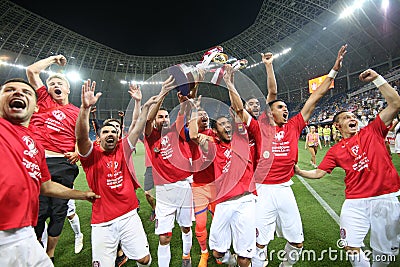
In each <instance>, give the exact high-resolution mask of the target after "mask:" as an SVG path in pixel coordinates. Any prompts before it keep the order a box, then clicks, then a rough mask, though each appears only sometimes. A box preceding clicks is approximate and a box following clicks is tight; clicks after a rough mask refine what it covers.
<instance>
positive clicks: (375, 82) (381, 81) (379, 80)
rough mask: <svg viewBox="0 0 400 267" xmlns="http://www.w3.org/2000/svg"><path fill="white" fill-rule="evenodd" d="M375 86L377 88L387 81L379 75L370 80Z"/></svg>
mask: <svg viewBox="0 0 400 267" xmlns="http://www.w3.org/2000/svg"><path fill="white" fill-rule="evenodd" d="M372 82H373V83H374V84H375V86H376V87H377V88H379V87H380V86H381V85H383V84H385V83H387V81H386V80H385V78H383V77H382V76H381V75H379V76H378V77H377V78H376V79H375V80H373V81H372Z"/></svg>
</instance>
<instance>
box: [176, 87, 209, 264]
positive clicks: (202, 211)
mask: <svg viewBox="0 0 400 267" xmlns="http://www.w3.org/2000/svg"><path fill="white" fill-rule="evenodd" d="M178 98H179V101H180V103H181V105H183V110H186V109H187V108H189V110H190V104H189V101H188V98H187V97H184V96H182V95H180V94H179V93H178ZM193 101H194V105H196V107H197V110H198V111H197V115H198V118H197V125H198V132H199V133H201V134H204V135H207V136H214V132H213V131H212V129H210V127H209V117H208V114H207V112H206V111H205V110H204V109H203V108H201V107H200V105H201V95H200V96H199V97H198V98H195V99H193ZM176 124H177V128H178V129H181V128H183V127H185V128H184V132H185V136H183V138H185V139H186V141H187V142H188V144H189V148H190V152H191V154H192V165H193V183H192V192H193V204H194V215H195V220H196V227H195V234H196V238H197V241H198V242H199V245H200V249H201V257H200V262H199V264H198V267H207V261H208V258H209V252H208V249H207V239H208V232H207V218H208V216H207V212H210V213H211V214H212V216H213V215H214V209H215V204H214V200H215V197H216V192H215V183H214V180H215V178H214V164H213V162H212V161H207V162H203V161H202V160H201V157H202V154H201V151H200V148H199V146H198V144H197V143H196V142H194V141H192V140H191V138H190V133H189V129H188V127H186V125H185V126H184V125H183V124H184V120H183V116H178V119H177V121H176ZM181 135H182V132H181Z"/></svg>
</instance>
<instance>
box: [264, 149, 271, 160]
mask: <svg viewBox="0 0 400 267" xmlns="http://www.w3.org/2000/svg"><path fill="white" fill-rule="evenodd" d="M269 155H270V154H269V151H268V150H265V151H264V153H263V157H264V159H268V158H269Z"/></svg>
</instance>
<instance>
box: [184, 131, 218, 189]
mask: <svg viewBox="0 0 400 267" xmlns="http://www.w3.org/2000/svg"><path fill="white" fill-rule="evenodd" d="M199 132H200V133H202V134H205V135H208V136H212V137H215V135H214V132H213V131H212V130H211V129H205V130H203V131H199ZM189 148H190V152H191V153H192V160H193V184H192V186H203V185H206V184H210V183H212V182H214V180H215V178H214V175H215V174H214V164H213V162H212V161H204V160H202V157H203V155H202V153H201V148H200V147H199V145H198V144H196V143H195V142H193V141H189Z"/></svg>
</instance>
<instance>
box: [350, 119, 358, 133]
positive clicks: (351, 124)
mask: <svg viewBox="0 0 400 267" xmlns="http://www.w3.org/2000/svg"><path fill="white" fill-rule="evenodd" d="M349 128H350V130H352V131H357V123H356V122H355V121H351V122H350V123H349Z"/></svg>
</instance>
